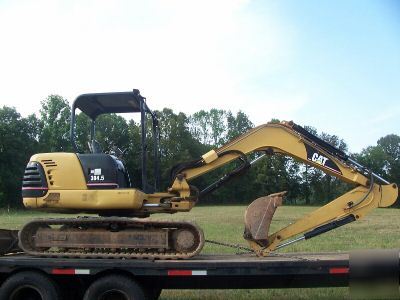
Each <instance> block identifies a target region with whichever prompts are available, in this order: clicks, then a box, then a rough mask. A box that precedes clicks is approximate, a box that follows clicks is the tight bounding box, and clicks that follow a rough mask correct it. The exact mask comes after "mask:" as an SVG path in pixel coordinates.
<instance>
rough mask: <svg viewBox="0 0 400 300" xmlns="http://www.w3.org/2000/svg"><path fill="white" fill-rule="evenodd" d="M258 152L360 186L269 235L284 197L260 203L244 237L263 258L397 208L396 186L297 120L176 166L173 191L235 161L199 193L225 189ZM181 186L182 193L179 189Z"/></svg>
mask: <svg viewBox="0 0 400 300" xmlns="http://www.w3.org/2000/svg"><path fill="white" fill-rule="evenodd" d="M253 152H265V153H269V154H274V153H281V154H284V155H288V156H291V157H293V158H294V159H296V160H298V161H300V162H303V163H305V164H307V165H311V166H313V167H316V168H318V169H320V170H322V171H324V172H325V173H328V174H330V175H333V176H335V177H337V178H339V179H340V180H342V181H345V182H347V183H350V184H353V185H355V186H356V187H355V188H354V189H353V190H351V191H349V192H347V193H345V194H344V195H342V196H340V197H338V198H337V199H334V200H332V201H331V202H329V203H328V204H326V205H324V206H323V207H321V208H319V209H317V210H316V211H314V212H312V213H310V214H309V215H307V216H305V217H304V218H301V219H300V220H298V221H297V222H295V223H293V224H291V225H289V226H287V227H285V228H283V229H281V230H279V231H277V232H275V233H273V234H270V235H268V228H269V224H270V222H271V220H272V216H273V214H274V212H275V210H276V209H277V207H278V206H280V205H281V204H282V197H283V195H284V193H278V194H273V195H270V196H266V197H262V198H259V199H257V200H255V201H254V202H253V203H252V204H251V205H250V206H249V207H248V209H247V211H246V214H245V234H244V237H245V239H247V240H248V241H249V243H250V245H251V247H252V248H253V249H254V250H255V251H256V252H257V253H258V254H259V255H267V254H268V253H269V252H270V251H273V250H275V249H279V248H281V247H283V246H287V245H289V244H291V243H292V242H293V241H291V242H289V243H283V241H285V240H287V239H289V238H291V237H294V236H297V235H299V234H302V233H305V234H304V235H303V236H302V237H300V238H298V239H296V240H294V241H298V240H303V239H309V238H311V237H314V236H316V235H319V234H321V233H324V232H327V231H329V230H332V229H334V228H337V227H339V226H342V225H345V224H347V223H350V222H352V221H355V220H358V219H360V218H362V217H363V216H365V215H366V214H367V213H368V212H369V211H371V210H372V209H374V208H376V207H387V206H390V205H392V204H393V203H394V202H395V201H396V199H397V196H398V188H397V185H396V184H390V183H388V182H387V181H386V180H384V179H383V178H381V177H380V176H379V175H377V174H375V173H373V172H371V171H370V170H368V169H367V168H365V167H363V166H362V165H361V164H359V163H357V162H356V161H355V160H353V159H351V158H350V157H349V156H348V155H347V154H346V153H344V152H343V151H341V150H339V149H337V148H335V147H333V146H332V145H330V144H328V143H326V142H325V141H323V140H321V139H319V138H318V137H316V136H314V135H312V134H311V133H309V132H308V131H306V130H305V129H304V128H302V127H301V126H299V125H296V124H295V123H293V122H281V123H268V124H265V125H261V126H258V127H256V128H254V129H251V130H249V131H248V132H246V133H245V134H243V135H241V136H239V137H238V138H236V139H234V140H233V141H231V142H229V143H228V144H226V145H224V146H222V147H221V148H219V149H216V150H211V151H209V152H208V153H206V154H204V155H203V156H202V158H201V159H199V160H197V161H193V162H190V163H186V164H180V165H177V166H176V167H175V169H174V177H175V180H174V183H173V185H172V188H171V191H174V192H182V194H183V195H184V194H185V193H187V189H185V188H183V189H182V191H179V188H181V187H185V186H186V181H190V180H192V179H194V178H196V177H198V176H201V175H203V174H205V173H207V172H209V171H211V170H214V169H216V168H218V167H220V166H223V165H225V164H227V163H229V162H231V161H233V160H235V159H239V160H241V161H242V166H241V167H239V168H238V169H236V170H234V171H233V173H232V174H227V175H225V176H224V177H222V178H221V180H219V181H217V182H216V183H215V185H214V186H210V187H207V188H206V189H205V190H203V191H202V192H200V196H202V195H204V194H205V193H207V192H209V191H211V190H213V189H215V188H218V187H220V186H221V185H222V184H223V183H224V182H225V181H228V179H229V177H230V176H235V175H237V174H238V173H240V172H241V171H242V170H245V169H247V168H248V167H250V165H251V163H249V162H248V161H247V155H248V154H250V153H253ZM176 188H177V189H176Z"/></svg>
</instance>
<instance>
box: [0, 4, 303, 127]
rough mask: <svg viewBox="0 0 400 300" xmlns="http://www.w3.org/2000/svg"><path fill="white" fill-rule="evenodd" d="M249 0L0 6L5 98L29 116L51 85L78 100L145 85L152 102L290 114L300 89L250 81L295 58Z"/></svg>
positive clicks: (260, 116)
mask: <svg viewBox="0 0 400 300" xmlns="http://www.w3.org/2000/svg"><path fill="white" fill-rule="evenodd" d="M248 5H249V3H248V1H240V0H238V1H228V0H226V1H179V0H177V1H147V2H143V1H69V2H63V1H46V0H38V1H22V2H15V1H12V2H7V3H3V4H0V8H1V9H0V36H1V38H2V46H1V47H0V65H1V69H0V80H1V82H2V83H3V87H2V90H1V91H0V103H1V104H5V105H14V106H16V107H17V109H18V110H19V111H21V112H22V113H23V114H25V115H26V114H28V113H31V112H33V111H37V110H38V108H39V107H40V104H39V102H40V100H41V99H43V98H45V97H46V96H47V95H48V94H51V93H57V94H60V95H62V96H65V97H67V98H68V99H69V100H70V101H72V100H73V98H75V97H76V96H77V95H79V94H81V93H87V92H106V91H121V90H129V89H131V88H139V89H140V90H141V92H142V94H143V95H144V96H146V97H147V98H148V99H149V103H150V107H152V108H154V109H161V108H163V107H171V108H173V109H174V110H176V111H183V112H186V113H192V112H194V111H197V110H199V109H208V108H211V107H217V108H224V109H232V110H239V109H242V110H243V111H245V112H247V113H248V114H249V115H250V117H251V119H253V120H254V122H255V123H259V122H263V121H265V120H268V119H270V118H271V117H281V118H286V117H285V116H289V117H290V115H291V114H292V113H293V112H294V111H296V110H297V109H298V108H300V107H301V106H302V105H304V104H305V102H306V101H307V95H306V94H305V93H304V92H303V91H302V90H301V89H299V88H298V89H294V90H293V89H292V90H290V89H287V90H284V91H279V90H275V92H274V93H271V92H270V91H268V90H267V89H265V87H263V85H262V84H260V85H254V86H253V85H252V84H253V82H254V81H257V80H259V78H260V77H261V76H262V74H265V72H270V73H273V71H274V70H276V69H279V68H282V67H284V66H285V64H287V63H288V62H289V61H290V55H291V52H290V51H293V49H291V48H292V47H291V45H290V38H288V34H289V33H288V31H287V28H285V26H284V25H283V24H281V23H280V22H279V20H278V19H277V18H276V17H275V16H274V15H273V14H272V13H271V15H270V16H268V18H265V16H259V15H257V14H256V13H255V12H254V11H251V10H249V9H248ZM283 37H285V38H283ZM283 62H285V63H283ZM249 86H253V88H252V89H250V88H249ZM28 103H29V105H27V104H28ZM261 105H262V106H263V108H262V109H261V108H260V106H261Z"/></svg>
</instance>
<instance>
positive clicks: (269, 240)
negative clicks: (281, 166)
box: [18, 90, 398, 259]
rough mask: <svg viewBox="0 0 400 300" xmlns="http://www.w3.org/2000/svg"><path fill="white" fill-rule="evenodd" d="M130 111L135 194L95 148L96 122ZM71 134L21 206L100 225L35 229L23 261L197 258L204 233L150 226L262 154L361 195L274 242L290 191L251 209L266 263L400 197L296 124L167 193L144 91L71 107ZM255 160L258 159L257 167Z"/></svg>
mask: <svg viewBox="0 0 400 300" xmlns="http://www.w3.org/2000/svg"><path fill="white" fill-rule="evenodd" d="M77 109H79V110H80V111H81V112H82V113H84V114H86V115H87V116H88V117H89V118H90V119H91V120H92V123H91V132H90V142H89V149H90V153H86V154H84V153H81V151H79V149H78V147H77V144H76V141H75V131H76V114H75V111H76V110H77ZM128 112H129V113H135V112H136V113H140V116H141V122H140V124H141V150H142V151H141V153H142V157H141V160H142V161H141V165H142V168H141V169H142V188H141V189H139V188H135V187H133V186H132V185H131V180H130V178H129V175H128V172H127V170H126V169H125V167H124V164H123V162H122V160H121V153H122V151H120V150H117V151H114V152H113V154H106V153H103V151H102V149H101V147H100V144H99V143H98V142H97V141H96V118H97V117H98V116H100V115H102V114H106V113H128ZM148 120H151V122H148ZM150 130H151V131H152V133H151V137H152V139H149V136H150V134H149V131H150ZM70 135H71V141H72V145H73V147H74V148H75V153H41V154H36V155H33V156H32V157H31V159H30V161H29V163H28V165H27V166H26V169H25V174H24V178H23V184H22V196H23V203H24V205H25V207H26V208H28V209H37V210H43V211H47V212H61V213H88V214H97V215H99V216H97V217H76V218H59V219H58V218H48V219H37V220H32V221H31V222H29V223H27V224H26V225H25V226H24V227H23V228H22V229H21V230H20V231H19V233H18V238H19V246H20V248H21V249H22V250H23V251H24V252H25V253H28V254H31V255H38V256H48V257H82V258H86V257H114V258H150V259H185V258H189V257H192V256H194V255H196V254H198V253H199V252H200V251H201V249H202V247H203V245H204V242H205V239H204V234H203V232H202V230H201V229H200V228H199V227H198V226H197V225H196V224H194V223H191V222H177V221H158V220H153V219H151V218H146V217H148V216H150V215H151V214H155V213H176V212H187V211H190V210H191V209H192V208H193V207H194V205H195V204H196V203H197V202H198V201H199V199H201V198H202V197H204V196H205V195H206V194H208V193H210V192H212V191H213V190H215V189H217V188H219V187H220V186H222V185H223V184H224V183H226V182H228V181H229V180H230V179H231V178H233V177H236V176H239V175H241V174H243V173H245V171H246V170H248V169H249V168H250V167H251V166H252V165H253V164H254V163H256V162H257V161H260V159H262V157H263V156H264V155H272V154H274V153H280V154H284V155H288V156H290V157H292V158H294V159H296V160H298V161H300V162H303V163H305V164H307V165H310V166H312V167H315V168H318V169H320V170H322V171H324V172H326V173H328V174H330V175H333V176H335V177H337V178H339V179H341V180H343V181H345V182H347V183H351V184H353V185H354V188H353V189H352V190H350V191H348V192H347V193H345V194H343V195H342V196H340V197H338V198H337V199H334V200H332V201H331V202H329V203H328V204H326V205H325V206H323V207H320V208H318V209H316V210H315V211H314V212H312V213H310V214H309V215H307V216H305V217H303V218H301V219H299V220H298V221H296V222H294V223H292V224H290V225H289V226H287V227H285V228H283V229H281V230H278V231H277V232H275V233H273V234H269V233H268V230H269V225H270V222H271V220H272V216H273V214H274V212H275V210H276V208H277V207H278V206H280V205H281V204H282V199H283V196H284V194H285V192H280V193H276V194H272V195H269V196H265V197H261V198H259V199H256V200H255V201H253V202H252V203H251V204H250V205H249V207H248V208H247V210H246V212H245V230H244V238H245V239H246V240H247V241H248V242H249V244H250V247H251V249H252V250H253V251H254V252H255V253H256V254H257V255H259V256H267V255H268V254H269V253H270V252H271V251H274V250H276V249H279V248H282V247H284V246H287V245H289V244H291V243H294V242H297V241H300V240H303V239H309V238H312V237H314V236H316V235H319V234H321V233H324V232H327V231H329V230H332V229H334V228H337V227H339V226H342V225H345V224H348V223H350V222H352V221H356V220H359V219H361V218H362V217H364V216H365V215H366V214H367V213H368V212H370V211H371V210H372V209H374V208H376V207H387V206H390V205H392V204H393V203H394V202H395V201H396V199H397V196H398V188H397V185H396V184H394V183H389V182H387V181H386V180H385V179H383V178H381V177H380V176H379V175H377V174H375V173H373V172H372V171H370V170H368V169H367V168H365V167H364V166H362V165H361V164H359V163H357V162H356V161H355V160H353V159H352V158H351V157H349V156H348V155H347V154H346V153H344V152H343V151H341V150H339V149H337V148H335V147H333V146H332V145H330V144H328V143H326V142H325V141H323V140H321V139H319V138H318V137H316V136H314V135H313V134H311V133H310V132H308V131H306V130H305V129H304V128H303V127H301V126H299V125H296V124H295V123H293V122H280V123H267V124H264V125H261V126H258V127H255V128H253V129H250V130H249V131H247V132H246V133H244V134H243V135H241V136H239V137H237V138H236V139H234V140H232V141H230V142H228V143H227V144H226V145H224V146H222V147H220V148H218V149H215V150H211V151H209V152H208V153H205V154H204V155H202V156H201V157H199V158H198V159H195V160H193V161H189V162H183V163H179V164H177V165H175V166H174V167H173V168H172V170H171V183H170V187H169V188H168V189H167V190H166V191H163V192H159V191H158V189H159V176H158V174H159V163H158V161H159V157H160V155H159V126H158V121H157V117H156V115H155V113H154V112H152V111H151V110H150V109H149V107H148V106H147V104H146V99H145V98H144V97H142V96H141V95H140V92H139V91H138V90H133V91H132V92H121V93H95V94H84V95H81V96H79V97H78V98H77V99H76V100H75V101H74V103H73V106H72V115H71V132H70ZM149 140H151V143H154V145H153V147H152V148H153V149H154V152H152V153H150V155H152V156H153V160H154V163H153V165H154V170H153V171H152V172H150V171H149V170H147V164H148V160H147V158H148V157H147V156H148V151H147V149H148V146H149V145H148V143H150V142H149ZM250 156H251V157H253V158H254V157H255V159H253V160H252V161H250V159H249V157H250ZM230 162H236V163H234V165H235V168H234V170H232V171H230V172H229V173H227V174H225V175H224V176H223V177H222V178H220V179H219V180H218V181H216V182H215V183H213V184H212V185H210V186H208V187H206V188H204V189H202V190H201V189H199V188H197V187H195V186H193V185H191V184H190V183H191V181H192V180H193V179H195V178H196V177H198V176H201V175H204V174H206V173H208V172H210V171H212V170H215V169H217V168H219V167H222V166H224V165H226V164H228V163H230ZM148 173H153V176H152V180H150V181H151V182H152V183H153V184H149V181H148V180H147V174H148ZM211 209H212V208H210V210H211Z"/></svg>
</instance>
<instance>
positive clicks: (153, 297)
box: [144, 288, 162, 300]
mask: <svg viewBox="0 0 400 300" xmlns="http://www.w3.org/2000/svg"><path fill="white" fill-rule="evenodd" d="M161 291H162V289H160V288H146V289H145V290H144V294H145V299H146V300H157V299H158V298H160V295H161Z"/></svg>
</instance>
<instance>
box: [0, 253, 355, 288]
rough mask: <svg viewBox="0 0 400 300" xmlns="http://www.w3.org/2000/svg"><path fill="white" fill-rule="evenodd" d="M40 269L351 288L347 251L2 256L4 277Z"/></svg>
mask: <svg viewBox="0 0 400 300" xmlns="http://www.w3.org/2000/svg"><path fill="white" fill-rule="evenodd" d="M20 269H40V270H41V271H43V272H45V273H47V274H51V275H54V276H59V277H67V276H79V277H86V276H88V275H94V276H98V275H100V274H102V273H104V272H109V271H110V270H113V271H119V272H121V273H129V274H131V275H133V276H135V277H138V278H142V279H144V280H146V281H147V280H154V279H155V278H156V279H157V282H158V284H159V286H160V287H161V288H168V289H176V288H179V289H181V288H272V287H274V288H284V287H285V288H286V287H327V286H347V285H348V273H349V254H348V253H334V252H332V253H286V254H279V256H270V257H264V258H260V257H256V256H255V255H250V254H245V255H243V254H242V255H199V256H197V257H195V258H193V259H189V260H166V261H165V260H137V259H132V260H127V259H71V258H45V257H43V258H41V257H30V256H26V255H9V256H4V257H0V276H1V275H2V274H9V273H13V272H16V271H18V270H20ZM183 279H184V280H183Z"/></svg>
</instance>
